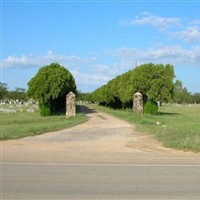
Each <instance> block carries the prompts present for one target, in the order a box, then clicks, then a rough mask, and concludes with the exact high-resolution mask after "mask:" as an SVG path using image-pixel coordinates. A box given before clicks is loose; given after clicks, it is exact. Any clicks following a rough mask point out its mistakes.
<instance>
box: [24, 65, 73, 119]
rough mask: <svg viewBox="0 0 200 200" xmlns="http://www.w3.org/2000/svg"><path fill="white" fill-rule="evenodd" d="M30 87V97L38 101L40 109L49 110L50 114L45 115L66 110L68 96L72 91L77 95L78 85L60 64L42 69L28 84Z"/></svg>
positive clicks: (28, 92)
mask: <svg viewBox="0 0 200 200" xmlns="http://www.w3.org/2000/svg"><path fill="white" fill-rule="evenodd" d="M28 87H29V88H28V91H27V94H28V96H29V97H32V98H33V99H36V100H38V101H39V105H40V108H43V107H45V108H47V109H49V113H48V114H44V115H49V114H52V113H54V112H56V111H58V110H59V109H62V108H64V107H65V98H66V94H67V93H69V92H70V91H72V92H74V93H76V83H75V80H74V78H73V76H72V74H71V73H70V72H69V71H68V70H67V69H66V68H65V67H63V66H60V65H59V64H58V63H52V64H50V65H47V66H44V67H42V68H40V70H39V71H38V73H37V74H36V75H35V76H34V77H33V78H32V79H31V80H30V81H29V82H28ZM41 114H42V113H41ZM42 115H43V114H42Z"/></svg>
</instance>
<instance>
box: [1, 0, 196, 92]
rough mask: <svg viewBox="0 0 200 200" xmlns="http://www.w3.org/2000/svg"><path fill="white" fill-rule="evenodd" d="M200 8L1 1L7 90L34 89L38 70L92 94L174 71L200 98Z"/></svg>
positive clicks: (192, 3)
mask: <svg viewBox="0 0 200 200" xmlns="http://www.w3.org/2000/svg"><path fill="white" fill-rule="evenodd" d="M199 10H200V0H199V1H198V0H197V1H180V0H179V1H173V0H171V1H166V0H165V1H164V0H163V1H162V0H161V1H151V0H149V1H131V0H129V1H126V0H124V1H120V0H118V1H117V0H115V1H114V0H112V1H111V0H110V1H108V0H107V1H106V0H104V1H97V0H96V1H94V0H93V1H92V0H88V1H84V0H82V1H81V0H79V1H72V0H71V1H69V0H68V1H67V0H62V1H59V0H58V1H51V0H49V1H47V0H41V1H40V0H35V1H33V0H1V82H2V83H6V84H7V85H8V88H9V90H14V89H15V88H16V87H20V88H25V89H27V88H28V85H27V83H28V82H29V81H30V80H31V78H33V77H34V76H35V75H36V73H37V72H38V70H39V69H40V68H41V67H43V66H46V65H49V64H51V63H55V62H56V63H59V64H60V65H62V66H65V67H66V68H67V69H68V70H69V71H70V72H71V73H72V75H73V76H74V78H75V81H76V85H77V89H78V90H79V91H81V92H92V91H94V90H95V89H97V88H98V87H100V86H102V85H104V84H106V83H107V82H108V81H110V80H111V79H113V78H115V77H116V76H117V75H121V74H122V73H125V72H127V71H128V70H132V69H134V68H135V67H136V66H139V65H141V64H144V63H150V62H151V63H155V64H160V63H162V64H171V65H173V66H174V70H175V75H176V78H175V79H174V80H176V79H179V80H181V81H182V83H183V86H184V87H186V88H187V89H188V91H190V92H192V93H196V92H198V93H199V92H200V12H199Z"/></svg>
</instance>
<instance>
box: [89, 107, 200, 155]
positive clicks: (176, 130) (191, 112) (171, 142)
mask: <svg viewBox="0 0 200 200" xmlns="http://www.w3.org/2000/svg"><path fill="white" fill-rule="evenodd" d="M92 107H93V108H95V109H97V110H100V111H103V112H106V113H109V114H111V115H113V116H116V117H118V118H121V119H124V120H126V121H128V122H129V123H133V124H135V126H136V128H137V130H139V131H142V132H146V133H150V134H152V135H153V136H154V137H155V138H156V139H158V140H159V141H160V142H162V143H163V144H164V146H166V147H169V148H174V149H179V150H184V151H193V152H200V105H191V106H188V105H165V106H161V107H160V110H159V111H160V112H159V114H158V115H144V116H143V117H141V116H139V115H137V114H136V113H133V112H132V111H131V110H126V111H125V110H113V109H110V108H106V107H102V106H97V105H92Z"/></svg>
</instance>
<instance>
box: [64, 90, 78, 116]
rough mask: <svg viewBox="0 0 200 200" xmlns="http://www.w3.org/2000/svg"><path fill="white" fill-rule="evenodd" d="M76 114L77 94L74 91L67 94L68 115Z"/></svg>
mask: <svg viewBox="0 0 200 200" xmlns="http://www.w3.org/2000/svg"><path fill="white" fill-rule="evenodd" d="M75 115H76V96H75V94H74V93H73V92H69V93H68V94H67V95H66V117H74V116H75Z"/></svg>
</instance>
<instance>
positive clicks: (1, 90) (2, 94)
mask: <svg viewBox="0 0 200 200" xmlns="http://www.w3.org/2000/svg"><path fill="white" fill-rule="evenodd" d="M7 94H8V86H7V84H6V83H1V82H0V100H2V99H5V98H6V96H7Z"/></svg>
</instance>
